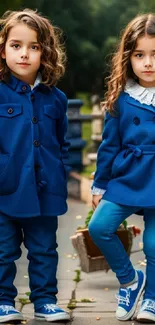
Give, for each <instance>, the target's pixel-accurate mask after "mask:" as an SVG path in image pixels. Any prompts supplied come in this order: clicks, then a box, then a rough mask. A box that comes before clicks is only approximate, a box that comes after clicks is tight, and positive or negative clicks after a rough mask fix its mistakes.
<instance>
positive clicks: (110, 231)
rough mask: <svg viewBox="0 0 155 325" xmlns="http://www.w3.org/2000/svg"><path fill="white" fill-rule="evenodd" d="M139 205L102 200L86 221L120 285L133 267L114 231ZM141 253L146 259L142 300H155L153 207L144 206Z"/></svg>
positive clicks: (154, 219)
mask: <svg viewBox="0 0 155 325" xmlns="http://www.w3.org/2000/svg"><path fill="white" fill-rule="evenodd" d="M138 210H140V208H139V207H129V206H123V205H118V204H115V203H112V202H109V201H105V200H101V201H100V203H99V205H98V206H97V208H96V210H95V212H94V214H93V216H92V219H91V221H90V223H89V233H90V235H91V237H92V239H93V241H94V242H95V244H96V245H97V246H98V247H99V249H100V250H101V252H102V254H103V255H104V256H105V258H106V260H107V261H108V263H109V265H110V267H111V269H112V271H113V272H115V273H116V276H117V278H118V280H119V282H120V284H127V283H129V282H131V281H132V280H133V279H134V277H135V269H134V267H133V265H132V263H131V261H130V259H129V257H128V255H127V253H126V251H125V249H124V246H123V245H122V243H121V241H120V240H119V238H118V236H117V235H116V234H115V232H116V230H117V229H118V227H119V225H120V224H121V223H122V222H123V220H125V219H126V218H127V217H129V216H130V215H131V214H133V213H136V212H137V211H138ZM144 222H145V230H144V234H143V245H144V253H145V255H146V259H147V267H146V278H147V281H146V287H145V294H144V299H153V300H155V209H144Z"/></svg>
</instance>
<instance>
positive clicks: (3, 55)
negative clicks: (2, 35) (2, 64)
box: [1, 51, 6, 59]
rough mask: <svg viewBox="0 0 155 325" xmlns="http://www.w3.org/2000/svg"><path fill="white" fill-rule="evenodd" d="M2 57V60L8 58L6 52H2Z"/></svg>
mask: <svg viewBox="0 0 155 325" xmlns="http://www.w3.org/2000/svg"><path fill="white" fill-rule="evenodd" d="M1 57H2V59H5V58H6V55H5V51H3V52H2V54H1Z"/></svg>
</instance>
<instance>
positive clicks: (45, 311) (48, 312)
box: [34, 304, 70, 322]
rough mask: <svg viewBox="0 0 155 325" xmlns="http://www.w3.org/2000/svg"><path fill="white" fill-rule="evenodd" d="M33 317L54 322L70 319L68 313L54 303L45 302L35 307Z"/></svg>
mask: <svg viewBox="0 0 155 325" xmlns="http://www.w3.org/2000/svg"><path fill="white" fill-rule="evenodd" d="M34 316H35V319H38V320H46V321H47V322H55V321H59V320H70V315H69V313H67V312H66V311H64V310H63V309H61V308H59V307H58V306H57V305H54V304H45V305H43V306H41V307H39V308H36V309H35V313H34Z"/></svg>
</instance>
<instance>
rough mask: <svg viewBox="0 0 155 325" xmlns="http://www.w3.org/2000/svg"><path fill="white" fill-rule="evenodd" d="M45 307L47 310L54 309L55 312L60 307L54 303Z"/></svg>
mask: <svg viewBox="0 0 155 325" xmlns="http://www.w3.org/2000/svg"><path fill="white" fill-rule="evenodd" d="M44 307H45V309H46V310H47V311H53V312H56V310H57V309H58V307H57V306H56V305H53V304H46V305H45V306H44Z"/></svg>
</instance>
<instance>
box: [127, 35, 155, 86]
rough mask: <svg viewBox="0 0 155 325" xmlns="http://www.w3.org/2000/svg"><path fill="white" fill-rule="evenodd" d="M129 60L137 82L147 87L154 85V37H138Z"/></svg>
mask: <svg viewBox="0 0 155 325" xmlns="http://www.w3.org/2000/svg"><path fill="white" fill-rule="evenodd" d="M130 60H131V65H132V69H133V72H134V73H135V75H136V76H137V77H138V79H139V84H140V85H141V86H143V87H147V88H148V87H155V37H150V36H147V35H146V36H143V37H140V38H139V39H138V40H137V46H136V48H135V50H134V52H133V53H132V55H131V58H130Z"/></svg>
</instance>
